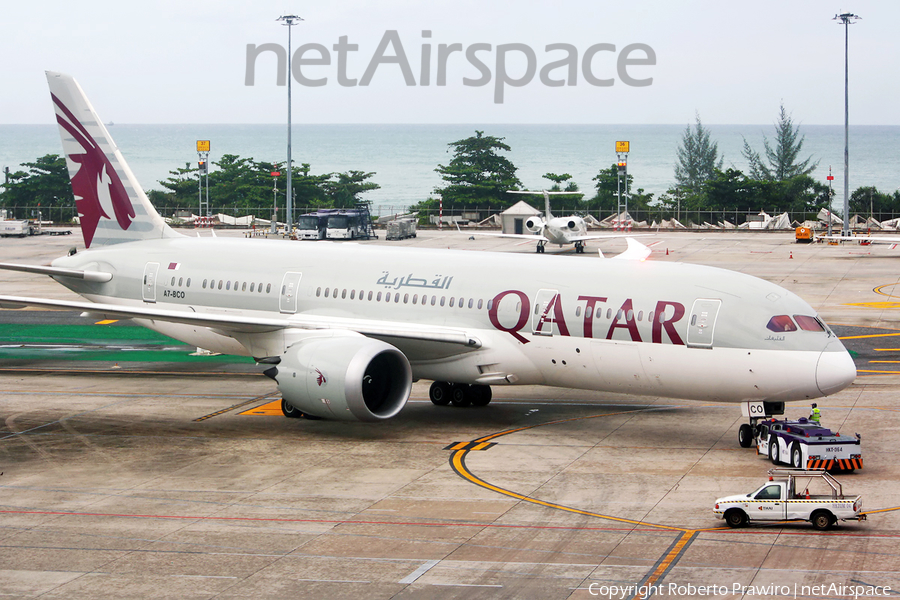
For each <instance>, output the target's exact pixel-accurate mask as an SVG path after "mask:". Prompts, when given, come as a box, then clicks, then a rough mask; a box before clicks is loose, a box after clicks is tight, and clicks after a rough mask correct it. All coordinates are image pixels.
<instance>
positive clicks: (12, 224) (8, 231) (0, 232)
mask: <svg viewBox="0 0 900 600" xmlns="http://www.w3.org/2000/svg"><path fill="white" fill-rule="evenodd" d="M29 235H34V227H32V225H31V223H29V222H28V221H0V237H11V236H15V237H26V236H29Z"/></svg>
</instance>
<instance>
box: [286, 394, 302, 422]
mask: <svg viewBox="0 0 900 600" xmlns="http://www.w3.org/2000/svg"><path fill="white" fill-rule="evenodd" d="M281 414H283V415H284V416H286V417H287V418H289V419H299V418H300V417H302V416H303V413H302V412H300V411H299V410H297V409H296V408H294V405H293V404H291V403H290V402H288V401H287V400H285V399H284V398H282V399H281Z"/></svg>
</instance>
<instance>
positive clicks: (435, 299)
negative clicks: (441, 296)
mask: <svg viewBox="0 0 900 600" xmlns="http://www.w3.org/2000/svg"><path fill="white" fill-rule="evenodd" d="M436 301H437V296H432V297H431V305H432V306H434V303H435V302H436Z"/></svg>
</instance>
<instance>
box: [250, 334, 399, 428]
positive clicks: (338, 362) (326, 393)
mask: <svg viewBox="0 0 900 600" xmlns="http://www.w3.org/2000/svg"><path fill="white" fill-rule="evenodd" d="M266 374H267V375H269V376H270V377H272V378H273V379H275V381H276V382H278V389H279V390H280V391H281V395H282V397H283V398H284V399H285V400H286V401H287V402H289V403H290V404H291V405H292V406H293V407H294V408H296V409H298V410H300V411H302V412H304V413H308V414H310V415H314V416H317V417H324V418H328V419H337V420H340V421H370V422H372V421H380V420H383V419H389V418H391V417H393V416H395V415H396V414H397V413H398V412H400V409H402V408H403V407H404V406H405V405H406V401H407V400H408V399H409V394H410V391H411V390H412V369H411V368H410V366H409V361H408V360H407V359H406V356H405V355H404V354H403V353H402V352H400V350H398V349H397V348H395V347H394V346H391V345H390V344H388V343H385V342H382V341H379V340H373V339H370V338H367V337H363V336H361V335H358V334H353V333H338V332H334V333H331V334H329V335H327V336H316V337H313V338H309V339H305V340H302V341H300V342H297V343H295V344H294V345H292V346H290V347H289V348H288V349H287V351H286V352H285V353H284V355H283V356H282V357H281V362H279V364H278V365H277V366H275V367H272V368H271V369H269V370H268V371H266Z"/></svg>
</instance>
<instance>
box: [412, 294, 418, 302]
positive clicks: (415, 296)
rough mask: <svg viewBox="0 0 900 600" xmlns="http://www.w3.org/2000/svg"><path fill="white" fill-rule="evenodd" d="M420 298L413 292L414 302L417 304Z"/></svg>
mask: <svg viewBox="0 0 900 600" xmlns="http://www.w3.org/2000/svg"><path fill="white" fill-rule="evenodd" d="M418 300H419V295H418V294H413V304H416V303H417V302H418Z"/></svg>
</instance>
